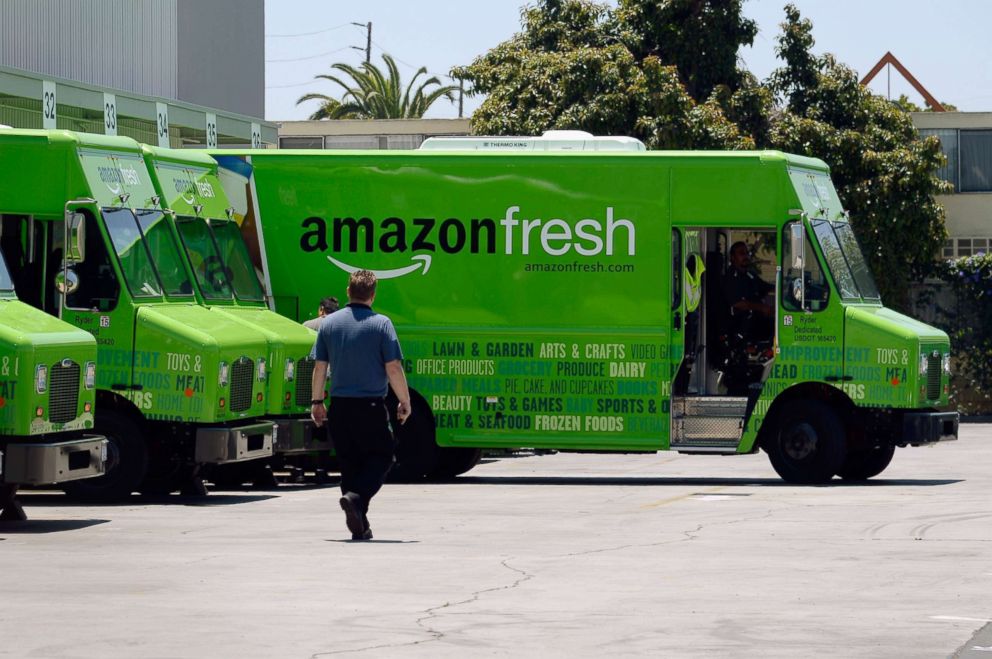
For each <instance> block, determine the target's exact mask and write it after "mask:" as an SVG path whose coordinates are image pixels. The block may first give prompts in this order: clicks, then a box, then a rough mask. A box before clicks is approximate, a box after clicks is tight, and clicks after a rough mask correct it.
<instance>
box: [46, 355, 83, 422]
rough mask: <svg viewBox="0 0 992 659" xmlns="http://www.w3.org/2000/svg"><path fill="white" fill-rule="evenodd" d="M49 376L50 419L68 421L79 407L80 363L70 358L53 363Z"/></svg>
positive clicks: (74, 416) (73, 417) (73, 416)
mask: <svg viewBox="0 0 992 659" xmlns="http://www.w3.org/2000/svg"><path fill="white" fill-rule="evenodd" d="M48 378H49V384H48V387H49V388H48V420H49V421H51V422H52V423H68V422H69V421H72V420H73V419H75V418H76V410H77V409H79V407H78V406H79V364H77V363H76V362H73V361H68V360H67V361H64V362H59V363H58V364H52V368H51V369H49V375H48Z"/></svg>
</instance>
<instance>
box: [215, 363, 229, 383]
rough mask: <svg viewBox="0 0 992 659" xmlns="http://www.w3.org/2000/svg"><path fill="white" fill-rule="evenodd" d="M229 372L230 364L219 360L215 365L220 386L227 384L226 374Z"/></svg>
mask: <svg viewBox="0 0 992 659" xmlns="http://www.w3.org/2000/svg"><path fill="white" fill-rule="evenodd" d="M229 373H230V366H228V364H227V362H221V363H220V365H219V366H218V367H217V384H218V385H219V386H221V387H226V386H227V376H228V374H229Z"/></svg>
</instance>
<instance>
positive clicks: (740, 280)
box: [723, 241, 774, 342]
mask: <svg viewBox="0 0 992 659" xmlns="http://www.w3.org/2000/svg"><path fill="white" fill-rule="evenodd" d="M730 266H731V267H730V269H729V270H728V271H727V274H726V275H724V279H723V290H724V294H725V296H726V300H727V303H728V304H729V305H730V317H731V319H732V322H733V327H734V330H735V331H736V332H738V333H740V334H741V335H742V337H743V338H744V339H746V340H747V341H754V342H758V341H769V340H771V338H772V334H773V333H774V327H773V324H772V323H773V320H772V317H773V315H774V311H773V310H772V307H771V306H770V305H769V304H768V303H767V302H766V301H765V298H766V297H767V296H768V294H769V293H771V291H772V290H774V286H772V285H771V284H769V283H768V282H766V281H764V280H762V279H761V278H760V277H758V275H757V274H756V273H755V272H754V271H753V269H752V268H751V250H750V249H749V248H748V246H747V243H745V242H744V241H738V242H735V243H734V244H733V245H731V247H730Z"/></svg>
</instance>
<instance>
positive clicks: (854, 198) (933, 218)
mask: <svg viewBox="0 0 992 659" xmlns="http://www.w3.org/2000/svg"><path fill="white" fill-rule="evenodd" d="M782 27H783V32H782V35H781V36H780V37H779V40H778V48H777V52H778V55H779V57H780V58H781V59H782V60H783V61H784V66H783V67H782V68H781V69H778V70H777V71H775V72H774V73H773V74H772V76H771V78H770V81H769V86H770V88H771V90H772V91H773V92H775V93H776V94H777V95H778V96H779V98H781V99H782V100H783V101H784V107H783V110H784V111H783V112H781V114H779V115H778V117H777V118H776V120H775V121H774V122H773V124H772V127H771V131H770V133H769V140H768V144H769V146H771V147H773V148H776V149H781V150H783V151H788V152H790V153H799V154H803V155H810V156H815V157H817V158H821V159H823V160H824V161H826V162H827V164H828V165H830V169H831V176H832V178H833V180H834V184H835V185H836V186H837V192H838V195H839V196H840V198H841V201H842V202H843V203H844V207H845V208H847V209H849V210H850V211H851V222H852V225H853V227H854V230H855V233H856V234H857V236H858V238H859V240H860V241H861V243H862V245H863V247H864V248H865V252H866V256H867V257H868V259H869V261H870V263H871V266H872V271H873V272H874V273H875V275H876V277H877V279H878V284H879V288H880V289H881V291H882V294H883V296H884V297H885V299H886V300H887V302H888V303H889V304H891V305H892V306H894V307H896V308H901V309H908V306H909V297H908V293H909V287H908V283H909V282H910V281H911V280H912V279H914V278H919V277H920V276H921V275H922V274H924V273H926V272H928V271H929V270H930V268H931V267H932V266H933V263H934V259H935V257H936V255H937V254H938V250H939V249H940V247H941V245H942V244H943V241H944V239H945V237H946V231H945V228H944V210H943V208H942V207H941V206H940V205H939V204H937V202H936V201H935V199H934V196H935V195H937V194H941V193H946V192H948V191H949V186H948V184H946V183H944V182H943V181H941V180H940V179H938V178H937V176H936V174H935V172H936V170H937V168H938V167H940V166H941V165H942V164H943V162H944V156H943V155H942V154H941V151H940V144H939V142H938V140H937V139H936V138H928V139H920V137H919V133H918V132H917V131H916V129H915V128H914V126H913V123H912V121H911V120H910V118H909V116H908V115H907V114H906V113H905V112H903V111H902V110H900V109H899V108H898V107H897V106H895V105H894V104H892V103H890V102H888V101H887V100H885V99H884V98H882V97H881V96H877V95H875V94H872V93H871V92H870V91H869V90H867V89H865V88H864V87H862V86H861V85H860V84H859V83H858V78H857V75H856V74H855V73H854V71H852V70H851V69H850V68H848V67H846V66H844V65H842V64H840V63H838V62H837V61H836V60H835V59H834V58H833V57H832V56H830V55H824V56H814V55H813V54H812V53H811V48H812V46H813V37H812V28H813V26H812V24H811V23H810V21H809V20H807V19H803V18H802V17H801V16H800V14H799V11H798V10H797V9H796V8H795V7H794V6H792V5H789V6H787V7H786V22H785V23H784V24H783V26H782Z"/></svg>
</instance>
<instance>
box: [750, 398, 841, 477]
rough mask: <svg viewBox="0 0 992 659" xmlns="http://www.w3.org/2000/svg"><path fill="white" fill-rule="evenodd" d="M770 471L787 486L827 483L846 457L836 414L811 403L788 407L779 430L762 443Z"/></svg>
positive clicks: (802, 402) (780, 422)
mask: <svg viewBox="0 0 992 659" xmlns="http://www.w3.org/2000/svg"><path fill="white" fill-rule="evenodd" d="M764 449H765V451H766V452H767V453H768V458H769V459H770V460H771V463H772V467H774V468H775V471H776V472H777V473H778V475H779V476H781V477H782V480H784V481H786V482H787V483H797V484H803V485H809V484H818V483H826V482H828V481H830V479H831V478H833V476H834V474H836V473H837V472H838V471H839V470H840V468H841V466H842V465H843V464H844V458H845V457H846V455H847V436H846V433H845V432H844V425H843V424H842V423H841V420H840V418H838V416H837V413H836V412H835V411H834V409H833V408H831V407H830V406H829V405H827V404H826V403H823V402H820V401H814V400H805V401H797V402H795V403H791V404H789V406H788V408H787V409H786V410H785V411H784V412H783V413H782V416H781V418H780V420H779V424H778V428H777V429H776V432H775V433H774V434H773V435H772V437H771V438H770V440H767V441H765V443H764Z"/></svg>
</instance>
